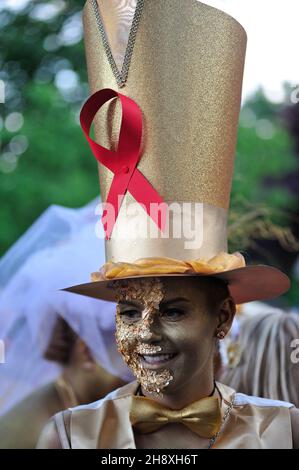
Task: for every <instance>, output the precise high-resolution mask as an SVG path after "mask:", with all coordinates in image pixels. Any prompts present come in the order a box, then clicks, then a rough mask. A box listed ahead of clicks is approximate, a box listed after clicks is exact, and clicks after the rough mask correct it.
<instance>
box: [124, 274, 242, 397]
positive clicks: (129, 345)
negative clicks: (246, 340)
mask: <svg viewBox="0 0 299 470" xmlns="http://www.w3.org/2000/svg"><path fill="white" fill-rule="evenodd" d="M216 282H218V281H216ZM213 283H214V281H213V280H211V279H208V280H207V278H201V279H198V278H196V279H195V278H171V277H168V278H167V277H165V278H143V279H130V280H123V281H116V292H117V297H118V298H117V300H118V306H117V314H116V339H117V344H118V348H119V350H120V352H121V354H122V355H123V357H124V360H125V362H126V363H127V364H128V366H129V367H130V368H131V369H132V371H133V373H134V375H135V376H136V378H137V380H138V382H140V383H141V386H142V388H143V389H144V390H145V391H147V392H149V393H153V394H155V393H156V394H161V392H162V391H163V393H167V394H175V393H177V392H178V391H179V390H180V389H183V388H184V387H186V386H188V384H190V383H191V382H194V383H199V382H198V381H200V380H201V379H202V378H203V377H204V376H205V375H206V373H207V371H208V372H209V373H212V372H213V357H214V348H215V343H216V334H217V332H218V331H219V329H222V330H224V331H226V332H227V331H228V330H229V327H230V324H231V321H232V319H233V314H234V303H233V301H232V300H229V299H227V297H228V295H229V294H227V295H226V293H228V291H227V290H226V288H225V289H223V286H220V287H221V288H222V291H221V295H220V296H219V290H216V286H215V284H213ZM213 287H215V289H213ZM220 290H221V289H220ZM217 292H218V294H217ZM216 294H217V295H216ZM211 295H213V296H214V297H213V298H212V297H211ZM217 296H218V300H217V298H216V297H217ZM221 296H222V299H221V298H220V297H221ZM223 306H224V308H223Z"/></svg>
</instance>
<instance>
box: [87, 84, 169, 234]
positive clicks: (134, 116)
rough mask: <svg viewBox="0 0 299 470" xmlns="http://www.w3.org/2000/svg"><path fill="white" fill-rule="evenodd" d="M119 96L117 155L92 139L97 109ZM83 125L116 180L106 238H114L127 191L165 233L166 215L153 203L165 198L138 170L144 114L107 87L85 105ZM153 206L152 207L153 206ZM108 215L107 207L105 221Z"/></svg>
mask: <svg viewBox="0 0 299 470" xmlns="http://www.w3.org/2000/svg"><path fill="white" fill-rule="evenodd" d="M115 97H118V98H119V99H120V102H121V106H122V122H121V128H120V134H119V142H118V148H117V151H116V152H113V151H111V150H108V149H106V148H105V147H102V146H101V145H99V144H97V143H96V142H95V141H94V140H92V139H91V138H90V136H89V132H90V127H91V124H92V121H93V119H94V117H95V115H96V113H97V112H98V110H99V109H100V108H101V107H102V106H103V105H104V104H105V103H106V102H107V101H109V100H111V99H112V98H115ZM80 122H81V127H82V129H83V132H84V134H85V137H86V139H87V140H88V142H89V145H90V147H91V149H92V152H93V154H94V156H95V158H96V159H97V160H98V161H99V162H100V163H101V164H102V165H104V166H105V167H107V168H108V169H109V170H110V171H112V172H113V174H114V177H113V180H112V184H111V187H110V190H109V194H108V197H107V201H106V204H107V205H108V204H112V206H113V208H114V212H115V217H114V221H113V223H110V224H108V225H109V226H108V227H107V224H104V229H105V233H106V239H107V240H108V239H109V238H110V237H111V233H112V230H113V226H114V224H115V221H116V219H117V216H118V213H119V209H120V206H121V203H122V201H123V198H124V196H125V194H126V192H127V191H129V192H130V193H131V194H132V196H133V197H134V198H135V199H136V201H137V202H138V203H139V204H142V207H144V208H145V210H146V212H147V213H148V215H149V216H150V217H151V218H152V219H153V220H154V222H155V223H156V224H157V226H158V227H159V229H160V230H161V231H162V232H163V231H164V228H165V223H166V222H165V214H162V216H161V217H159V211H155V210H151V205H152V204H157V205H159V204H164V205H165V203H164V201H163V199H162V198H161V196H160V195H159V193H158V192H157V191H156V190H155V189H154V188H153V186H152V185H151V184H150V183H149V181H147V179H146V178H145V177H144V176H143V174H142V173H140V171H139V170H138V169H137V164H138V162H139V160H140V157H141V152H140V147H141V137H142V112H141V110H140V108H139V107H138V105H137V103H135V101H133V100H132V99H131V98H128V97H127V96H125V95H122V94H121V93H118V92H117V91H114V90H112V89H110V88H105V89H103V90H99V91H97V92H96V93H94V94H93V95H92V96H91V97H90V98H89V99H88V100H87V101H86V103H85V104H84V106H83V108H82V110H81V113H80ZM152 207H153V206H152ZM106 215H107V209H106V208H105V205H104V211H103V218H104V217H105V216H106Z"/></svg>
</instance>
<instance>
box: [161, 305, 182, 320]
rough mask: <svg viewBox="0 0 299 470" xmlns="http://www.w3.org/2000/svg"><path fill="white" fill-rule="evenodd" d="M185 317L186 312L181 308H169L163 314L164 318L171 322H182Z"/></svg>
mask: <svg viewBox="0 0 299 470" xmlns="http://www.w3.org/2000/svg"><path fill="white" fill-rule="evenodd" d="M184 315H185V312H184V311H183V310H181V309H179V308H168V309H167V310H164V311H163V312H162V314H161V316H162V318H165V319H166V320H170V321H176V320H180V319H181V318H182V317H183V316H184Z"/></svg>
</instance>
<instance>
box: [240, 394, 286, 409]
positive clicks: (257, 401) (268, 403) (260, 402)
mask: <svg viewBox="0 0 299 470" xmlns="http://www.w3.org/2000/svg"><path fill="white" fill-rule="evenodd" d="M244 405H252V406H256V407H260V408H268V407H277V408H294V405H293V404H292V403H289V402H287V401H281V400H272V399H270V398H260V397H256V396H253V395H245V394H244V393H236V394H235V397H234V406H244Z"/></svg>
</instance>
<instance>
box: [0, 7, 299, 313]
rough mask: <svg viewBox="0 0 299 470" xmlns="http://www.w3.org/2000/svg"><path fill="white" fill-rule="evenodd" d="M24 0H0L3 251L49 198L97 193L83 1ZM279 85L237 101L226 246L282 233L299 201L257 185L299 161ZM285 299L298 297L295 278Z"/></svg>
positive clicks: (74, 200) (79, 199) (73, 203)
mask: <svg viewBox="0 0 299 470" xmlns="http://www.w3.org/2000/svg"><path fill="white" fill-rule="evenodd" d="M22 3H23V8H20V9H15V10H14V9H12V8H7V7H5V6H2V7H1V6H0V28H1V33H0V34H1V44H0V79H1V80H2V81H3V83H4V84H5V103H2V104H0V129H1V141H0V144H1V154H0V197H1V205H0V223H1V230H0V255H1V253H2V254H3V253H4V252H5V251H6V250H7V249H8V248H9V246H10V245H11V244H12V243H14V242H15V241H16V240H17V239H18V237H19V236H20V235H21V234H22V233H23V232H24V231H25V230H26V229H27V228H28V227H29V226H30V225H31V224H32V223H33V221H34V220H35V219H36V218H37V217H38V216H39V215H40V214H41V213H42V212H43V211H44V210H45V209H46V208H47V207H48V206H49V205H51V204H61V205H65V206H68V207H79V206H82V205H84V204H86V203H87V202H89V201H90V200H91V199H93V198H94V197H95V196H96V195H97V194H98V192H99V189H98V176H97V165H96V162H95V160H94V159H93V158H92V156H91V153H90V151H89V149H88V146H87V143H86V141H85V138H84V137H83V133H82V131H81V129H80V126H79V121H78V116H79V110H80V108H81V106H82V103H83V101H84V100H85V99H86V98H87V96H88V83H87V73H86V64H85V56H84V44H83V34H82V24H81V13H82V8H83V6H84V2H83V1H80V0H52V1H41V0H39V1H35V2H33V1H26V0H23V2H20V4H22ZM285 90H286V100H285V101H284V102H282V103H280V104H277V103H276V104H273V103H271V102H269V101H268V100H267V99H266V97H265V95H264V93H263V91H262V90H257V91H256V93H255V94H254V95H253V96H251V97H250V98H248V99H247V101H246V103H245V104H244V105H243V108H242V112H241V118H240V128H239V136H238V145H237V158H236V164H235V173H234V180H233V186H232V196H231V212H230V224H231V226H232V230H231V231H230V240H229V247H230V251H233V250H236V249H239V250H242V249H243V250H246V249H247V248H248V247H250V245H251V241H252V239H253V237H254V235H256V234H257V233H260V232H261V230H260V232H258V227H262V228H263V227H264V226H265V223H267V222H268V225H269V224H270V225H271V227H272V228H273V227H276V226H278V227H280V228H282V229H286V230H288V223H289V218H288V211H289V210H294V211H296V210H298V200H297V199H296V198H295V196H294V195H292V194H291V193H290V192H289V191H288V189H287V188H272V189H271V188H269V187H267V186H266V185H265V184H264V178H265V177H266V176H271V175H272V176H281V175H282V174H284V173H288V172H290V171H292V170H294V169H295V168H297V167H298V162H297V161H296V159H295V157H294V155H293V151H292V143H291V141H290V138H289V135H288V133H287V131H286V130H285V128H284V126H283V125H282V123H281V118H280V112H281V110H282V109H283V107H284V106H285V104H286V103H287V100H288V98H287V97H288V96H289V94H290V93H289V92H290V89H289V87H288V85H287V84H286V86H285ZM267 208H268V209H269V208H271V211H270V212H269V211H267ZM273 224H274V225H273ZM270 232H271V230H270ZM274 232H275V230H274ZM270 236H271V234H270ZM289 245H292V243H291V244H290V243H289ZM294 247H295V244H294V243H293V248H292V249H293V250H295V248H294ZM288 249H290V247H289V248H288ZM273 262H274V264H275V260H273ZM288 274H290V275H292V273H288ZM285 301H286V302H287V303H288V304H289V305H292V304H295V303H298V302H299V294H298V289H297V283H296V282H295V280H294V279H293V288H292V289H291V291H290V292H289V293H288V294H286V296H285Z"/></svg>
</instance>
